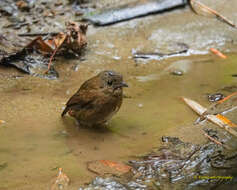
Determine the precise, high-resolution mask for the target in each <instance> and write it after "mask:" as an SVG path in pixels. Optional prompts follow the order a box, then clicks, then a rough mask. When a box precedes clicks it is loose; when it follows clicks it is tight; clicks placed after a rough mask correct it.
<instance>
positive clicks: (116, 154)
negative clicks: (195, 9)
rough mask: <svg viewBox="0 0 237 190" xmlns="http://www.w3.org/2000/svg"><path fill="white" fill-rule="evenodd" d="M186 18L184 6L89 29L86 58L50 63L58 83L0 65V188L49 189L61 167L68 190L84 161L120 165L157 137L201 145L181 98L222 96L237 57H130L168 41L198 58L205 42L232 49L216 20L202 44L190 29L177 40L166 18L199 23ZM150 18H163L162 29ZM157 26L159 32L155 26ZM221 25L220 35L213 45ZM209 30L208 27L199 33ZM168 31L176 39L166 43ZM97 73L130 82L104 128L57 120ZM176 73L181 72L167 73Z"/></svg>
mask: <svg viewBox="0 0 237 190" xmlns="http://www.w3.org/2000/svg"><path fill="white" fill-rule="evenodd" d="M190 14H191V13H190V12H189V11H188V10H185V9H184V10H183V12H182V11H177V12H175V13H174V14H167V15H161V16H154V17H146V18H144V20H142V19H137V20H134V21H129V22H127V23H121V24H118V25H115V26H111V27H104V28H93V27H91V26H90V27H89V34H88V39H89V45H88V49H87V50H88V51H87V53H86V55H85V61H83V62H80V61H77V60H70V61H68V60H61V59H58V61H57V62H56V64H55V68H56V69H57V71H58V72H59V74H60V77H59V79H58V80H47V79H42V78H37V77H32V76H28V75H25V74H22V73H20V72H18V71H16V70H15V69H14V68H5V67H0V79H1V81H0V93H1V96H0V119H1V120H4V121H6V123H5V124H0V134H1V138H0V179H1V181H0V189H1V190H4V189H18V190H19V189H24V190H28V189H31V190H38V189H48V188H49V187H50V186H51V180H52V179H53V177H54V176H55V175H56V174H57V171H58V170H57V169H58V168H60V167H62V168H63V169H64V172H65V173H66V174H67V175H68V176H69V178H70V179H71V185H70V187H71V189H77V188H78V187H79V186H80V185H82V184H84V183H85V182H88V181H90V180H91V179H92V177H94V176H95V175H94V174H92V173H90V172H89V171H88V170H87V168H86V162H87V161H92V160H97V159H106V160H114V161H127V160H128V159H129V158H131V157H133V156H136V155H140V154H144V153H146V152H148V151H150V150H151V149H152V148H153V147H157V146H158V143H159V142H160V140H159V139H160V137H161V136H163V135H174V136H177V137H180V138H181V139H182V140H184V141H189V142H194V143H202V142H204V141H205V138H204V137H203V135H202V134H201V129H200V128H199V127H196V126H195V127H194V126H193V122H194V121H195V120H196V118H197V115H196V114H194V113H193V112H192V111H191V110H190V109H189V108H188V107H187V106H186V105H185V104H184V103H183V102H182V101H181V99H180V97H182V96H185V97H188V98H191V99H194V100H196V101H198V102H200V103H201V104H203V105H205V106H208V105H210V103H209V102H208V101H207V94H209V93H216V92H222V93H224V94H226V95H228V94H229V93H230V92H228V91H225V90H221V89H222V88H223V87H225V86H231V85H235V84H236V80H237V78H235V77H232V76H231V75H232V74H237V65H236V61H237V56H236V55H234V54H230V53H229V54H228V53H227V56H228V59H226V60H222V59H220V58H219V57H216V56H215V55H211V54H208V55H190V56H183V57H173V58H170V59H163V60H150V61H147V60H139V61H137V62H135V61H134V60H133V59H132V51H133V49H135V50H141V51H144V50H146V51H147V52H149V51H150V52H151V51H154V49H156V50H157V49H158V50H160V49H161V50H162V48H164V50H167V48H166V45H167V43H168V44H170V43H171V42H172V41H175V42H177V41H179V42H180V41H181V42H185V43H188V44H189V45H191V47H190V48H191V49H195V50H198V52H205V53H207V50H208V48H209V45H210V44H211V45H216V46H218V45H220V44H222V43H223V44H225V46H224V45H223V46H221V45H220V46H221V47H222V48H223V49H225V48H227V49H228V50H229V51H232V50H233V49H234V47H236V45H234V43H229V41H228V40H229V39H232V38H233V36H234V32H233V31H232V30H231V29H229V28H228V27H227V29H226V28H225V26H223V25H222V24H221V23H218V22H217V21H213V22H214V24H213V23H211V21H210V20H209V23H205V22H203V23H202V24H203V25H205V24H210V23H211V24H212V25H213V26H214V25H215V24H216V23H218V24H219V25H218V26H217V27H220V26H221V27H222V28H220V29H218V30H215V31H214V32H213V35H209V37H210V40H211V42H210V41H209V42H210V43H209V45H208V44H202V43H201V42H200V43H199V42H197V41H196V40H199V39H196V38H201V37H202V36H200V34H199V32H191V29H190V34H188V33H186V34H187V35H186V36H182V34H181V33H182V30H179V29H180V28H182V27H181V26H177V28H175V27H174V28H172V27H170V24H169V22H171V20H172V19H176V22H177V23H178V22H181V21H182V18H183V16H184V17H185V18H186V20H185V21H183V22H184V23H185V22H187V20H189V21H191V20H192V19H193V20H194V21H193V22H194V23H198V22H199V21H198V18H192V19H191V18H188V16H190ZM154 18H156V19H158V18H169V19H170V20H168V23H167V24H166V23H164V22H165V21H164V20H162V22H159V21H158V20H154ZM199 19H200V18H199ZM172 22H174V21H172ZM191 25H192V24H190V25H187V26H186V29H187V28H188V27H191ZM150 26H153V27H150ZM160 26H163V29H159V27H160ZM202 27H203V28H205V26H202ZM168 28H169V29H168ZM223 28H225V29H224V30H225V32H226V33H225V34H226V35H223V36H222V38H220V40H217V39H216V36H218V34H220V33H222V30H223ZM163 30H165V31H166V32H164V31H163ZM162 31H163V32H162ZM170 31H173V33H171V32H170ZM174 31H179V33H175V32H174ZM197 31H198V29H197ZM208 32H209V29H206V31H204V33H207V34H208ZM168 34H171V37H172V36H173V37H172V38H174V39H175V40H173V39H171V38H166V37H165V36H167V35H168ZM162 35H163V36H162ZM177 36H178V38H177ZM194 36H196V38H195V39H194V38H193V37H194ZM211 36H214V37H213V38H211ZM235 36H236V35H235ZM162 38H163V39H166V41H165V40H164V41H162ZM206 38H207V37H206ZM183 39H185V41H183ZM218 39H219V38H218ZM234 40H236V39H234ZM160 41H162V43H163V45H160V43H159V42H160ZM204 41H205V39H204V40H202V42H204ZM189 42H190V43H189ZM162 43H161V44H162ZM204 47H205V48H204ZM104 69H113V70H116V71H118V72H121V73H122V74H123V76H124V79H125V81H126V82H127V83H128V84H129V88H126V89H125V90H124V94H125V96H126V97H125V98H124V101H123V105H122V107H121V109H120V111H119V112H118V113H117V114H116V115H115V116H114V117H113V118H112V120H111V121H110V122H109V124H108V126H107V127H106V128H104V129H87V128H78V126H77V125H76V123H75V121H74V119H72V118H70V117H69V116H66V117H65V118H61V116H60V114H61V112H62V110H63V106H64V104H65V103H66V101H67V100H68V98H69V97H70V96H71V95H73V94H74V93H75V91H76V90H77V89H78V88H79V87H80V85H81V84H82V82H84V81H85V80H87V79H88V78H90V77H91V76H94V75H95V74H96V73H98V72H99V71H101V70H104ZM176 69H179V70H182V71H183V72H184V74H183V75H182V76H175V75H172V74H170V73H171V72H172V71H173V70H176ZM236 122H237V121H236Z"/></svg>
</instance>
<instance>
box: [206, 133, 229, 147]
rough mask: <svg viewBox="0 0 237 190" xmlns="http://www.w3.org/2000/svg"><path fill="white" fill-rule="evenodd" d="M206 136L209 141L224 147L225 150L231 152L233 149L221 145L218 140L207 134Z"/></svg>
mask: <svg viewBox="0 0 237 190" xmlns="http://www.w3.org/2000/svg"><path fill="white" fill-rule="evenodd" d="M204 136H206V137H207V138H208V139H209V140H211V141H212V142H214V143H215V144H217V145H220V146H223V147H224V148H226V149H228V150H230V149H231V148H230V147H229V146H227V145H224V144H223V143H221V142H220V141H218V140H216V139H215V138H213V137H211V136H210V135H208V134H207V133H205V132H204Z"/></svg>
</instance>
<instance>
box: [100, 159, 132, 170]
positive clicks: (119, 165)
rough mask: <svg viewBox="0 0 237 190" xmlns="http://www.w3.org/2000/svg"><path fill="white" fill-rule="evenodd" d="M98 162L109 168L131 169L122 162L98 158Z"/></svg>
mask: <svg viewBox="0 0 237 190" xmlns="http://www.w3.org/2000/svg"><path fill="white" fill-rule="evenodd" d="M100 162H101V163H102V164H104V165H105V166H109V167H111V168H114V169H116V170H118V171H120V172H124V173H126V172H129V171H130V170H131V167H130V166H128V165H125V164H122V163H118V162H113V161H110V160H100Z"/></svg>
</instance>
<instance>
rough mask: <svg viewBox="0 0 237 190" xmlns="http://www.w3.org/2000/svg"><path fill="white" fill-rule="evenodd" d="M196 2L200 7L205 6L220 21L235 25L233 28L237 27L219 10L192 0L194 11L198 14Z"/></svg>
mask: <svg viewBox="0 0 237 190" xmlns="http://www.w3.org/2000/svg"><path fill="white" fill-rule="evenodd" d="M194 4H196V5H198V6H199V7H200V8H203V9H204V10H206V11H207V12H209V13H211V14H213V15H215V16H216V18H217V19H218V20H220V21H223V22H225V23H226V24H228V25H229V26H231V27H233V28H237V26H236V25H235V24H234V23H233V22H232V21H230V20H228V19H227V18H226V17H224V16H223V15H221V14H220V13H218V12H217V11H215V10H213V9H211V8H209V7H207V6H206V5H204V4H202V3H200V2H198V1H196V0H190V5H191V8H192V9H193V11H194V12H195V13H196V14H198V12H197V11H196V10H195V8H194Z"/></svg>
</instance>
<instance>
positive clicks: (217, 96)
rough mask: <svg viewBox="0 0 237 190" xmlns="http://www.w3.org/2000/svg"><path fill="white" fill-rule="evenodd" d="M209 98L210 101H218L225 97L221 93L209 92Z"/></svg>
mask: <svg viewBox="0 0 237 190" xmlns="http://www.w3.org/2000/svg"><path fill="white" fill-rule="evenodd" d="M207 98H208V100H209V102H217V101H219V100H222V99H223V98H224V95H223V94H221V93H215V94H209V95H208V96H207Z"/></svg>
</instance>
